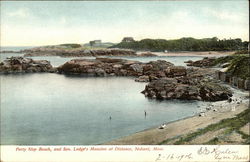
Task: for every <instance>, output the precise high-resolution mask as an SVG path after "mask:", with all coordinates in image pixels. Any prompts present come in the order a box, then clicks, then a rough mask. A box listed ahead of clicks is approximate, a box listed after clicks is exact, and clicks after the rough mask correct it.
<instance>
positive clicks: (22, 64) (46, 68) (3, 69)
mask: <svg viewBox="0 0 250 162" xmlns="http://www.w3.org/2000/svg"><path fill="white" fill-rule="evenodd" d="M56 71H57V69H56V68H53V67H52V65H51V64H50V62H49V61H47V60H33V59H30V58H23V57H10V58H7V59H6V60H4V61H3V62H1V63H0V74H11V73H35V72H56Z"/></svg>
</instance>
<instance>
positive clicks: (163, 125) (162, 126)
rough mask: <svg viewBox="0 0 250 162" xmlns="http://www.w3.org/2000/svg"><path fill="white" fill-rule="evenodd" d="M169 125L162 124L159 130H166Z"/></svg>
mask: <svg viewBox="0 0 250 162" xmlns="http://www.w3.org/2000/svg"><path fill="white" fill-rule="evenodd" d="M166 126H167V125H166V124H162V125H161V126H160V127H159V129H164V128H165V127H166Z"/></svg>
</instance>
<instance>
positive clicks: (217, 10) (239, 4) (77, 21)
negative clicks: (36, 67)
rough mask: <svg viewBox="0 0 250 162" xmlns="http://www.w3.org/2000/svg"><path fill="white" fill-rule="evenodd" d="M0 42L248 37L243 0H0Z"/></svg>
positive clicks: (31, 43)
mask: <svg viewBox="0 0 250 162" xmlns="http://www.w3.org/2000/svg"><path fill="white" fill-rule="evenodd" d="M0 3H1V8H0V9H1V10H0V18H1V20H0V21H1V26H0V33H1V37H0V43H1V46H39V45H56V44H62V43H80V44H82V43H87V42H89V41H90V40H96V39H101V40H102V42H114V43H118V42H120V41H121V40H122V38H123V37H134V39H135V40H141V39H145V38H152V39H159V38H160V39H167V40H168V39H179V38H182V37H194V38H211V37H215V36H216V37H218V38H219V39H224V38H226V39H229V38H241V39H242V40H243V41H246V40H247V41H248V40H249V27H248V26H249V8H248V0H237V1H233V0H227V1H226V0H217V1H216V0H210V1H208V0H182V1H176V0H175V1H174V0H173V1H60V2H59V1H21V2H19V1H1V2H0Z"/></svg>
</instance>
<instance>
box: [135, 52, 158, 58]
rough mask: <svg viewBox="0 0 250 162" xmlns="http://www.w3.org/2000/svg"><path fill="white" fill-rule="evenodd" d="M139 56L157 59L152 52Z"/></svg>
mask: <svg viewBox="0 0 250 162" xmlns="http://www.w3.org/2000/svg"><path fill="white" fill-rule="evenodd" d="M137 56H140V57H155V56H157V55H155V54H153V53H151V52H145V53H141V54H139V55H137Z"/></svg>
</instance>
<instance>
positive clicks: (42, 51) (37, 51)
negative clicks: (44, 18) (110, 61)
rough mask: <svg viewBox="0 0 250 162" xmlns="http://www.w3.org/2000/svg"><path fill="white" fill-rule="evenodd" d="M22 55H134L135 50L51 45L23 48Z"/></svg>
mask: <svg viewBox="0 0 250 162" xmlns="http://www.w3.org/2000/svg"><path fill="white" fill-rule="evenodd" d="M22 52H24V53H26V54H25V55H24V56H61V57H83V56H136V52H135V51H133V50H128V49H98V50H87V49H82V48H76V49H64V48H51V47H47V48H46V47H36V48H31V49H26V50H23V51H22Z"/></svg>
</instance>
